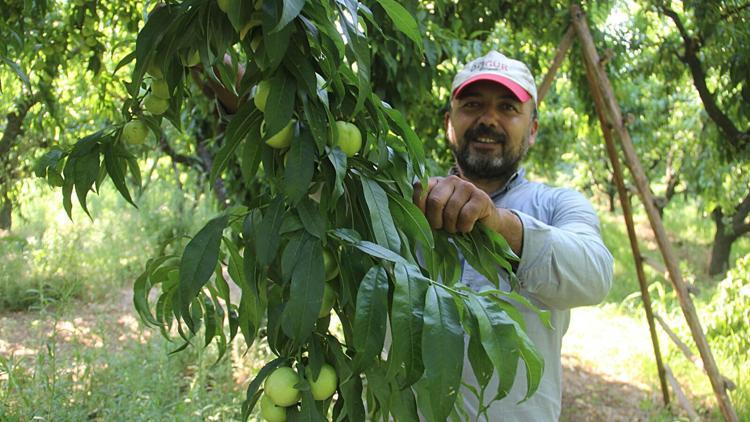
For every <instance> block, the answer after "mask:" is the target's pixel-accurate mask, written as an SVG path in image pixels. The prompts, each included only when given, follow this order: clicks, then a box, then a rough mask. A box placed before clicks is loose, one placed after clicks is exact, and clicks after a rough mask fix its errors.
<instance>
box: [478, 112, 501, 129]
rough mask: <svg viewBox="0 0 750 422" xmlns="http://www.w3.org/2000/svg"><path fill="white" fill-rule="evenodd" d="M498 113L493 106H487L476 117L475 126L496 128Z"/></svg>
mask: <svg viewBox="0 0 750 422" xmlns="http://www.w3.org/2000/svg"><path fill="white" fill-rule="evenodd" d="M498 115H499V113H498V112H497V110H495V108H494V107H487V108H485V110H483V112H482V114H480V115H479V118H478V119H477V126H479V125H484V126H488V127H491V128H493V129H496V128H497V126H498V120H499V119H498Z"/></svg>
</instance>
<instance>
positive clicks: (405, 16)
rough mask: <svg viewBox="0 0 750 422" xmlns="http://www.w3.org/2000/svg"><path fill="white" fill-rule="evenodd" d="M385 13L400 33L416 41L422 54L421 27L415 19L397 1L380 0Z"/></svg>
mask: <svg viewBox="0 0 750 422" xmlns="http://www.w3.org/2000/svg"><path fill="white" fill-rule="evenodd" d="M378 3H380V5H381V6H383V9H385V12H386V13H387V14H388V16H389V17H390V18H391V20H392V21H393V23H394V24H395V25H396V28H398V30H399V31H401V32H403V33H404V34H406V36H407V37H409V38H411V40H412V41H414V44H416V45H417V48H418V49H419V52H420V53H421V52H422V36H421V35H420V33H419V26H418V25H417V21H415V20H414V17H413V16H412V15H411V13H409V11H408V10H406V9H405V8H404V7H403V6H401V4H399V3H398V2H397V1H395V0H378Z"/></svg>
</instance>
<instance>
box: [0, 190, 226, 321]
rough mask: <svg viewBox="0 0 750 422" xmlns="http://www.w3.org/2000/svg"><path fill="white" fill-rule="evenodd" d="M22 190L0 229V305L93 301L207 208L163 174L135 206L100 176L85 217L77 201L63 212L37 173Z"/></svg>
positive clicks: (125, 279)
mask: <svg viewBox="0 0 750 422" xmlns="http://www.w3.org/2000/svg"><path fill="white" fill-rule="evenodd" d="M23 190H24V192H23V194H22V197H23V198H25V200H24V202H23V203H22V204H21V205H20V207H18V208H17V209H16V210H15V211H16V215H15V216H14V221H15V222H16V225H15V227H14V228H13V231H12V232H11V233H8V234H5V235H2V234H0V256H2V257H3V261H4V263H3V271H2V272H0V311H3V310H23V309H29V308H39V307H43V306H47V305H49V304H50V303H52V302H56V301H65V300H67V299H71V298H76V299H83V300H85V301H101V300H103V299H104V297H105V296H106V295H107V293H108V292H111V291H118V290H119V288H120V287H122V286H125V285H127V284H129V283H130V282H131V281H132V279H133V278H134V276H135V275H136V274H137V273H138V272H140V271H141V270H142V268H143V266H144V264H145V262H146V260H147V259H148V257H149V256H151V255H152V254H154V253H155V251H156V248H157V247H158V245H159V244H160V243H161V242H163V241H165V240H166V239H168V238H171V237H173V236H176V235H178V234H184V233H191V234H192V233H194V232H195V231H196V230H197V227H195V224H196V223H200V221H202V220H203V219H205V218H206V216H208V215H209V214H210V213H211V210H210V209H208V208H207V207H206V206H197V205H196V203H195V202H193V201H191V200H189V199H186V198H185V197H184V196H183V193H182V192H181V191H178V190H175V189H174V188H173V187H172V185H170V184H168V183H165V182H163V181H157V182H154V183H152V185H151V186H150V187H149V190H148V191H147V193H146V194H145V195H144V196H143V197H141V198H140V200H139V202H138V203H139V205H140V209H136V208H133V207H132V206H130V205H128V204H127V203H126V202H125V201H124V200H123V199H122V198H121V197H120V196H119V194H117V193H116V192H115V190H114V188H113V187H112V186H111V185H110V184H105V185H104V187H103V189H102V192H101V194H100V195H99V196H96V195H91V196H90V197H89V207H90V210H91V215H92V216H93V220H92V219H90V218H88V217H87V216H86V215H85V214H84V213H83V212H82V211H81V209H80V208H79V207H78V206H77V204H76V205H75V206H74V210H73V220H71V219H70V218H68V216H67V215H66V214H65V211H64V210H63V208H62V201H61V198H60V194H59V192H58V191H50V190H49V188H48V187H46V186H44V185H43V184H42V183H40V182H39V181H36V180H32V181H29V182H28V183H27V184H26V185H25V186H24V188H23ZM165 199H166V200H165ZM203 202H204V203H205V202H208V201H203ZM179 210H182V212H180V211H179Z"/></svg>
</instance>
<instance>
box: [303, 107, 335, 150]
mask: <svg viewBox="0 0 750 422" xmlns="http://www.w3.org/2000/svg"><path fill="white" fill-rule="evenodd" d="M302 111H303V113H304V115H305V119H306V120H307V125H308V128H309V129H310V133H311V134H312V136H313V139H314V140H315V146H316V147H317V149H318V152H319V153H321V154H322V153H323V151H324V150H325V146H326V144H327V143H328V139H330V138H331V133H330V132H331V125H332V122H333V116H330V113H331V112H330V111H328V109H324V108H323V107H321V106H320V105H318V104H317V102H315V101H314V100H313V99H311V98H310V97H308V96H307V95H305V96H303V97H302ZM342 154H343V152H342Z"/></svg>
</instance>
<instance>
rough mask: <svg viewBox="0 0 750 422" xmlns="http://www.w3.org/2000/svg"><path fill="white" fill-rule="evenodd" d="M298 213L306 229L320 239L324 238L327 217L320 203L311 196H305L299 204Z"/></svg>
mask: <svg viewBox="0 0 750 422" xmlns="http://www.w3.org/2000/svg"><path fill="white" fill-rule="evenodd" d="M297 213H298V214H299V218H300V220H301V221H302V225H303V226H304V227H305V230H306V231H307V232H308V233H310V234H311V235H313V236H315V237H317V238H318V239H323V237H324V236H325V230H326V219H325V217H324V216H323V215H322V214H321V210H320V205H319V204H318V203H316V202H315V201H313V200H312V199H310V198H305V199H303V200H302V201H300V202H299V204H297Z"/></svg>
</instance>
